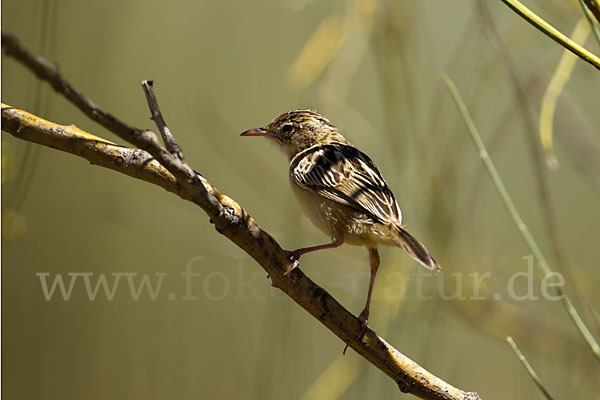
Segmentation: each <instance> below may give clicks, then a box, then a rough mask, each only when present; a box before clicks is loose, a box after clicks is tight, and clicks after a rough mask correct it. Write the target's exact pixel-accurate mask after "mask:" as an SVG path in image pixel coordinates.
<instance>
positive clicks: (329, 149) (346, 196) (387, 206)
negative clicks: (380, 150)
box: [290, 143, 402, 224]
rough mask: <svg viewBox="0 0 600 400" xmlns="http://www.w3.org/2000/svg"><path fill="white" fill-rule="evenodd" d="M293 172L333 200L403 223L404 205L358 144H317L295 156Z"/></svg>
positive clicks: (302, 183) (298, 181) (305, 185)
mask: <svg viewBox="0 0 600 400" xmlns="http://www.w3.org/2000/svg"><path fill="white" fill-rule="evenodd" d="M290 173H291V175H292V176H293V178H294V181H295V182H296V184H298V185H299V186H301V187H303V188H305V189H307V190H311V191H313V192H314V193H316V194H318V195H320V196H323V197H325V198H327V199H329V200H331V201H334V202H336V203H339V204H344V205H346V206H350V207H353V208H356V209H358V210H360V211H362V212H365V213H367V214H370V215H371V216H372V217H375V218H376V219H377V220H379V221H380V222H383V223H390V222H393V223H397V224H400V223H401V220H402V214H401V212H400V207H399V206H398V203H397V202H396V199H395V198H394V194H393V193H392V191H391V190H390V188H389V187H388V185H387V183H385V181H384V180H383V177H382V176H381V173H380V172H379V170H378V169H377V166H376V165H375V163H373V161H371V159H370V158H369V157H368V156H367V155H366V154H364V153H363V152H361V151H360V150H358V149H357V148H356V147H354V146H351V145H346V144H341V143H333V144H325V145H319V146H313V147H311V148H309V149H307V150H304V151H303V152H301V153H299V154H298V155H296V157H294V159H293V160H292V162H291V164H290Z"/></svg>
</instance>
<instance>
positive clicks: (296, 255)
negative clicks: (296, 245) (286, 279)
mask: <svg viewBox="0 0 600 400" xmlns="http://www.w3.org/2000/svg"><path fill="white" fill-rule="evenodd" d="M284 251H285V255H286V257H287V258H288V259H289V260H290V261H291V262H292V265H291V266H290V267H289V268H288V270H287V271H285V272H284V273H283V276H288V275H289V274H290V272H292V271H293V270H294V269H296V267H298V265H300V256H301V254H300V252H298V250H294V251H288V250H284Z"/></svg>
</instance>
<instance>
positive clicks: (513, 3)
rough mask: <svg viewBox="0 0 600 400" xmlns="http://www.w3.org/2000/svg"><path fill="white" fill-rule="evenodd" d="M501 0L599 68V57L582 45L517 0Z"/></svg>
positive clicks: (559, 42) (540, 29) (551, 37)
mask: <svg viewBox="0 0 600 400" xmlns="http://www.w3.org/2000/svg"><path fill="white" fill-rule="evenodd" d="M501 1H502V2H503V3H504V4H506V5H507V6H508V7H509V8H510V9H512V10H513V11H514V12H516V13H517V14H518V15H520V16H521V17H522V18H523V19H525V20H526V21H527V22H529V23H530V24H531V25H533V26H534V27H536V28H537V29H538V30H539V31H541V32H542V33H543V34H544V35H546V36H548V37H549V38H550V39H552V40H554V41H555V42H556V43H558V44H560V45H561V46H563V47H564V48H565V49H568V50H569V51H570V52H572V53H573V54H575V55H577V56H578V57H579V58H581V59H582V60H584V61H586V62H588V63H590V64H592V65H593V66H594V67H596V68H597V69H600V58H598V56H596V55H594V54H592V53H591V52H590V51H589V50H586V49H585V48H584V47H582V46H580V45H578V44H577V43H575V42H574V41H572V40H571V39H569V38H568V37H566V36H565V35H563V34H562V33H560V32H559V31H558V29H556V28H555V27H553V26H552V25H550V24H549V23H547V22H546V21H544V20H543V19H542V18H540V17H539V16H538V15H537V14H535V13H534V12H533V11H531V10H530V9H528V8H527V7H525V6H524V5H523V4H521V3H520V2H519V1H517V0H501Z"/></svg>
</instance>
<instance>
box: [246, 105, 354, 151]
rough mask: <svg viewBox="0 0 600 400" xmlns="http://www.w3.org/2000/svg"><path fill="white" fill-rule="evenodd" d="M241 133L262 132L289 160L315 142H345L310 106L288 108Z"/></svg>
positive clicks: (247, 134)
mask: <svg viewBox="0 0 600 400" xmlns="http://www.w3.org/2000/svg"><path fill="white" fill-rule="evenodd" d="M241 136H264V137H266V138H268V139H269V140H271V141H273V142H275V143H276V144H277V145H278V146H279V147H280V148H281V150H282V151H283V152H284V153H285V154H287V156H288V157H289V158H290V160H291V159H292V158H293V157H294V156H295V155H296V154H298V153H299V152H301V151H302V150H304V149H307V148H309V147H312V146H315V145H318V144H325V143H332V142H338V143H348V142H347V141H346V139H344V137H343V136H342V135H340V133H339V132H338V130H337V128H336V127H335V126H333V125H332V124H331V122H329V120H328V119H327V118H325V117H324V116H322V115H321V114H319V113H317V112H315V111H312V110H294V111H288V112H286V113H283V114H281V115H280V116H278V117H277V118H275V119H274V120H273V121H271V122H269V124H267V125H266V126H264V127H262V128H255V129H248V130H247V131H245V132H243V133H242V135H241Z"/></svg>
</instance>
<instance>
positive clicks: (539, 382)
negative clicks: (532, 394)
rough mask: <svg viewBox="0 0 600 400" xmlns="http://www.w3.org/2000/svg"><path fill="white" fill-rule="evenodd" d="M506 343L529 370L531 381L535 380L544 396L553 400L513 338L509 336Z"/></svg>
mask: <svg viewBox="0 0 600 400" xmlns="http://www.w3.org/2000/svg"><path fill="white" fill-rule="evenodd" d="M506 341H507V342H508V343H509V344H510V345H511V347H512V349H513V350H514V351H515V354H516V355H517V357H518V358H519V361H521V364H523V366H524V367H525V369H526V370H527V373H528V374H529V376H531V379H533V381H534V382H535V384H536V385H537V387H538V388H540V390H541V391H542V393H543V394H544V396H546V398H547V399H548V400H553V399H552V396H550V393H549V392H548V390H546V387H545V386H544V384H543V383H542V381H541V380H540V378H539V377H538V375H537V374H536V373H535V370H534V369H533V367H532V366H531V364H529V361H527V359H526V358H525V356H524V355H523V353H521V350H519V347H517V344H516V343H515V341H514V340H513V338H512V337H510V336H508V337H507V338H506Z"/></svg>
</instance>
